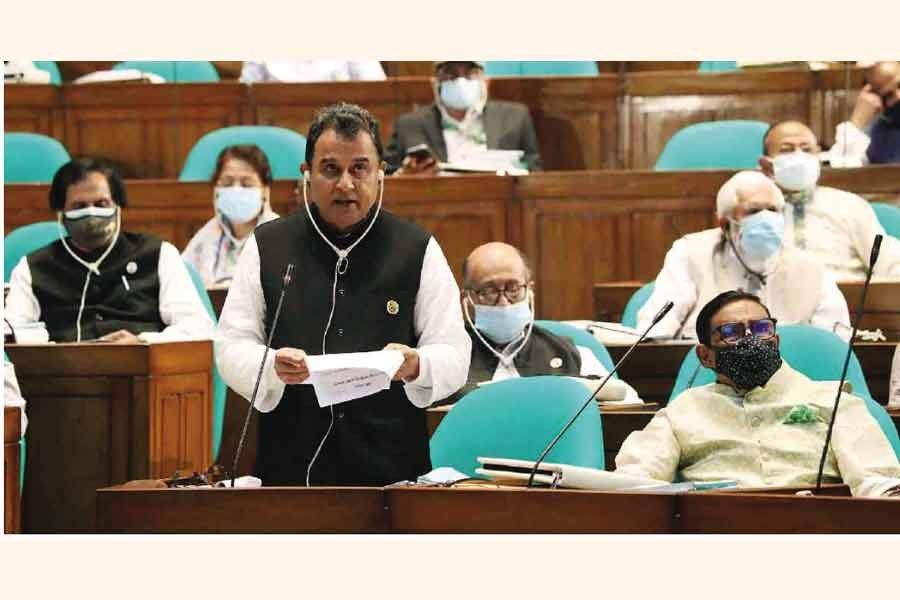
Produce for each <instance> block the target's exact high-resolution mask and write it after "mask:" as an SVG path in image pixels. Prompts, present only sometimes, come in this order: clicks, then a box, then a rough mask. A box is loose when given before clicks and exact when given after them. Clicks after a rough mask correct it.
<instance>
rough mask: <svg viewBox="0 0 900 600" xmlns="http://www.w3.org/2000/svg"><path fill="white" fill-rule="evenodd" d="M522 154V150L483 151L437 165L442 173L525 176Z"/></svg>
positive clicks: (525, 170) (526, 172)
mask: <svg viewBox="0 0 900 600" xmlns="http://www.w3.org/2000/svg"><path fill="white" fill-rule="evenodd" d="M524 154H525V153H524V152H523V151H522V150H485V151H483V152H476V153H472V154H470V155H468V156H466V157H465V158H464V159H462V160H457V161H454V162H442V163H438V168H440V169H442V170H444V171H468V172H473V173H497V174H507V175H527V174H528V170H527V169H525V168H523V165H522V157H523V156H524Z"/></svg>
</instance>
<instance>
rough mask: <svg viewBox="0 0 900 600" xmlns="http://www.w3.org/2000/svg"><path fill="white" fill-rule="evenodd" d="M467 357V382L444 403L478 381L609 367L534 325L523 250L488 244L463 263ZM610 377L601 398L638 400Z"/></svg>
mask: <svg viewBox="0 0 900 600" xmlns="http://www.w3.org/2000/svg"><path fill="white" fill-rule="evenodd" d="M461 296H462V305H463V315H464V317H465V320H466V331H468V333H469V336H470V337H471V338H472V360H471V362H470V365H469V375H468V379H467V380H466V385H465V386H464V387H463V388H462V389H461V390H459V391H458V392H457V393H456V394H454V395H452V396H451V397H449V398H448V399H447V400H446V401H444V402H443V404H450V403H453V402H456V401H457V400H459V399H460V398H461V397H462V396H463V395H465V394H467V393H469V392H470V391H472V390H473V389H475V388H477V387H478V386H479V385H481V384H483V383H488V382H496V381H501V380H503V379H508V378H510V377H533V376H537V375H567V376H573V377H591V378H594V377H603V376H605V375H606V374H607V373H608V371H607V369H606V368H605V367H604V366H603V365H602V364H601V363H600V361H599V360H597V358H596V357H595V356H594V353H593V352H592V351H591V350H590V349H589V348H585V347H583V346H576V345H575V344H573V343H572V341H571V340H570V339H569V338H567V337H561V336H558V335H555V334H553V333H551V332H550V331H548V330H546V329H544V328H543V327H540V326H537V325H535V324H534V281H533V280H532V278H531V269H530V268H529V266H528V262H527V260H526V259H525V256H524V255H523V254H522V252H521V251H520V250H519V249H518V248H516V247H514V246H510V245H509V244H504V243H502V242H490V243H488V244H484V245H482V246H479V247H478V248H475V250H473V251H472V253H471V254H469V256H468V258H466V260H465V261H463V290H462V293H461ZM616 381H617V383H616V384H612V383H611V382H612V380H610V383H609V384H607V387H604V388H603V391H604V392H605V393H606V394H605V395H604V397H603V398H601V399H606V400H618V401H621V402H623V403H635V404H639V403H641V402H642V401H641V399H640V398H638V395H637V392H636V391H635V390H634V389H633V388H632V387H631V386H629V385H628V384H626V383H624V382H621V381H618V380H616Z"/></svg>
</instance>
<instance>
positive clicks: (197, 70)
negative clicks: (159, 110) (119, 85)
mask: <svg viewBox="0 0 900 600" xmlns="http://www.w3.org/2000/svg"><path fill="white" fill-rule="evenodd" d="M122 69H137V70H138V71H144V72H147V73H154V74H155V75H159V76H160V77H162V78H163V79H165V80H166V81H167V82H172V83H215V82H217V81H219V72H218V71H216V67H215V66H213V64H212V63H211V62H209V61H208V60H126V61H124V62H120V63H117V64H115V65H113V70H115V71H118V70H122Z"/></svg>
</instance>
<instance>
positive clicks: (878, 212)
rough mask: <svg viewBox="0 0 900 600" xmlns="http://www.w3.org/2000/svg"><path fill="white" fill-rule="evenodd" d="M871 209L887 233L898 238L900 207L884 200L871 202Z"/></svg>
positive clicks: (899, 235) (899, 234)
mask: <svg viewBox="0 0 900 600" xmlns="http://www.w3.org/2000/svg"><path fill="white" fill-rule="evenodd" d="M872 210H874V211H875V216H876V217H878V222H879V223H881V226H882V227H884V230H885V231H886V232H887V234H888V235H892V236H894V237H895V238H900V208H897V207H896V206H894V205H893V204H885V203H884V202H873V203H872Z"/></svg>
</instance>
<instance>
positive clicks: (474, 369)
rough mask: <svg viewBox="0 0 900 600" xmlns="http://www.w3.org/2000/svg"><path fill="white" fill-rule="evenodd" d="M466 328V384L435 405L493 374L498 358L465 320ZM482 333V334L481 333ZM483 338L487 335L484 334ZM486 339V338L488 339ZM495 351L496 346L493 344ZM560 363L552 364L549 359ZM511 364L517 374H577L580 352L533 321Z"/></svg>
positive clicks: (451, 399)
mask: <svg viewBox="0 0 900 600" xmlns="http://www.w3.org/2000/svg"><path fill="white" fill-rule="evenodd" d="M466 331H467V332H468V334H469V337H470V338H472V361H471V363H470V364H469V377H468V379H467V380H466V385H464V386H463V387H462V389H460V390H459V391H458V392H456V393H455V394H452V395H450V396H449V397H448V398H447V399H446V400H443V401H441V402H436V403H435V406H440V405H442V404H453V403H455V402H456V401H457V400H459V399H460V398H462V397H463V396H465V395H466V394H468V393H469V392H471V391H472V390H474V389H475V388H477V387H478V384H479V383H482V382H484V381H490V380H491V379H493V378H494V372H495V371H496V370H497V367H498V366H499V365H500V359H499V358H497V357H496V356H495V355H494V353H493V352H491V351H490V350H488V349H487V348H485V346H484V343H483V342H482V341H481V340H479V339H478V337H477V336H476V335H475V334H474V333H473V332H472V328H471V327H470V326H469V324H468V323H466ZM482 337H484V334H482ZM485 339H486V340H487V338H486V337H485ZM488 341H490V340H488ZM497 350H498V351H499V348H497ZM554 359H559V361H561V362H560V364H559V366H557V367H554V366H553V365H552V364H551V363H554V364H555V363H556V362H557V361H556V360H554ZM513 364H514V365H515V367H516V371H518V372H519V376H520V377H535V376H537V375H567V376H574V377H577V376H579V375H580V374H581V354H580V353H579V352H578V348H576V347H575V344H573V343H572V340H570V339H569V338H567V337H561V336H558V335H555V334H553V333H551V332H549V331H547V330H546V329H544V328H543V327H539V326H537V325H534V326H533V327H532V328H531V336H530V337H529V338H528V342H526V343H525V347H524V348H522V350H521V351H520V352H519V353H518V354H516V357H515V358H514V359H513Z"/></svg>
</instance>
